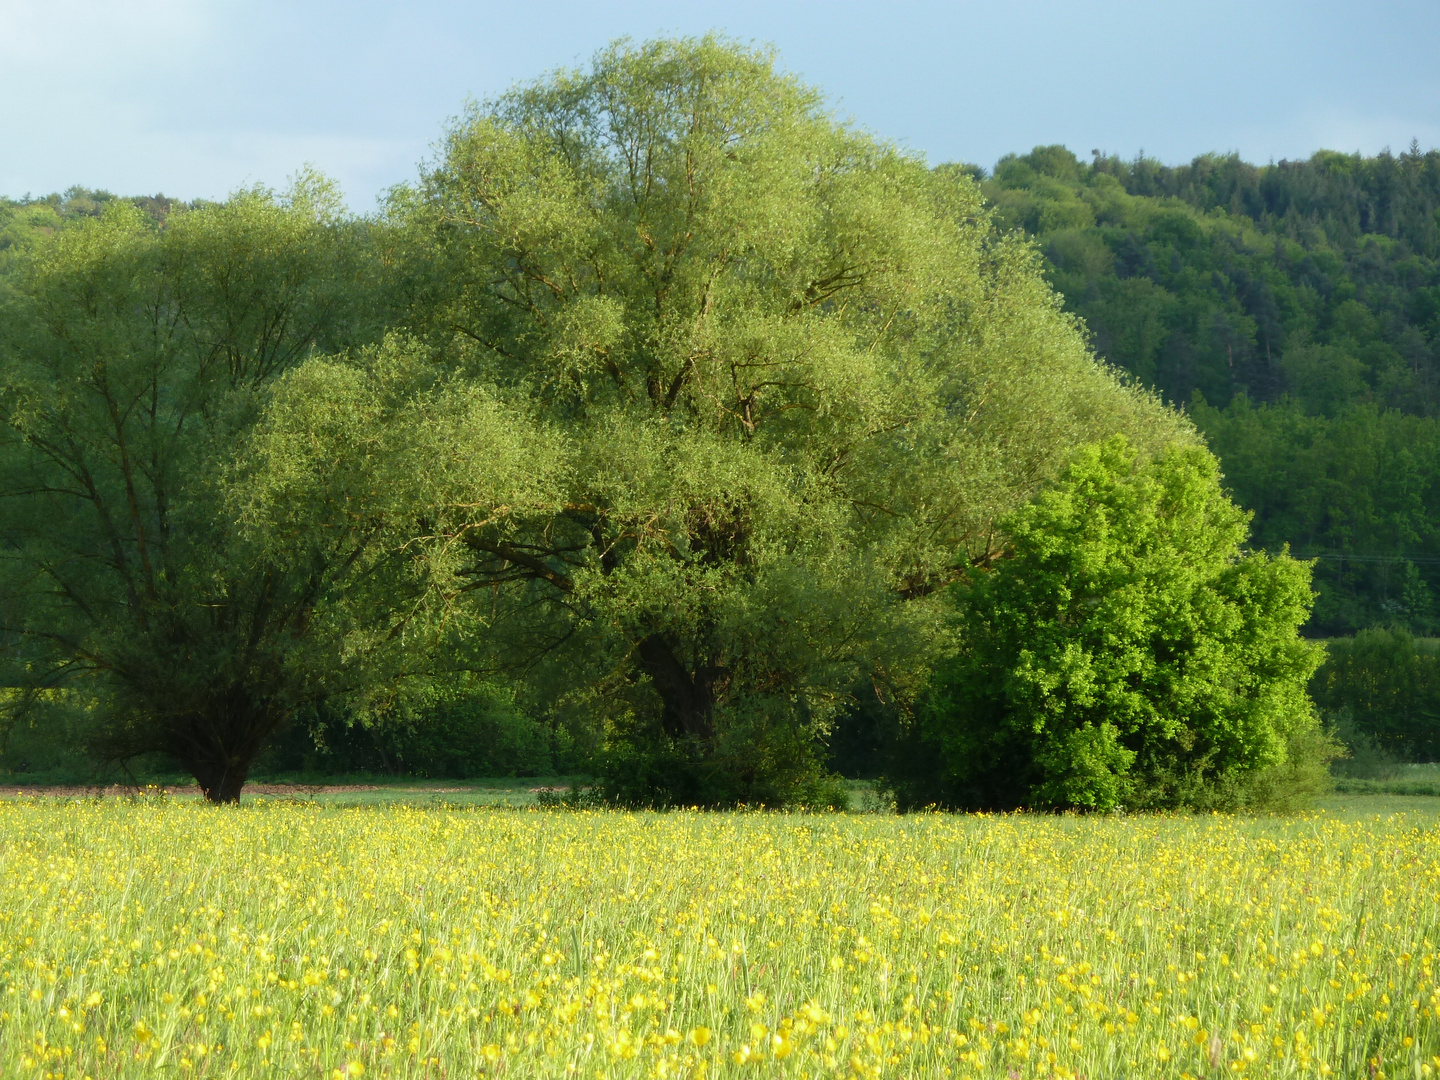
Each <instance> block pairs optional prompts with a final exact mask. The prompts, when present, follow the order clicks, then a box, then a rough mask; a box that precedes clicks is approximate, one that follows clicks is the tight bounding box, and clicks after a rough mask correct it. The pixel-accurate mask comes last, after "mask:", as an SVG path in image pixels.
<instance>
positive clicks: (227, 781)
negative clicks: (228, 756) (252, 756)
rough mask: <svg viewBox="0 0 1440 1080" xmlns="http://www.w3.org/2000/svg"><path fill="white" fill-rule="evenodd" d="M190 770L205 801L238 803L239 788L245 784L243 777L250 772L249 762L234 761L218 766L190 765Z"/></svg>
mask: <svg viewBox="0 0 1440 1080" xmlns="http://www.w3.org/2000/svg"><path fill="white" fill-rule="evenodd" d="M190 771H191V772H192V773H194V774H195V779H196V780H197V781H198V782H199V784H200V791H201V792H202V793H203V794H204V796H205V799H206V801H207V802H212V803H238V802H239V801H240V789H241V788H243V787H244V786H245V777H246V776H247V775H248V774H249V772H250V762H248V761H247V762H243V763H241V762H235V763H232V764H230V765H228V766H220V767H204V766H198V765H192V766H191V768H190Z"/></svg>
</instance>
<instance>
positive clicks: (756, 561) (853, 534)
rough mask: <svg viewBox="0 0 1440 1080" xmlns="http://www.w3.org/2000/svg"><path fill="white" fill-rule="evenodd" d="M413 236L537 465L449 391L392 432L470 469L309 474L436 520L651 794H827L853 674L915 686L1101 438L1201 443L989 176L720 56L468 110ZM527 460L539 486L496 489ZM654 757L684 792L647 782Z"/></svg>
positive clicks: (515, 665) (694, 48)
mask: <svg viewBox="0 0 1440 1080" xmlns="http://www.w3.org/2000/svg"><path fill="white" fill-rule="evenodd" d="M392 214H393V217H394V220H395V221H396V223H397V228H398V229H399V230H400V232H401V233H402V234H403V235H404V236H405V237H406V240H405V245H404V254H403V255H402V256H401V257H400V258H399V259H398V265H399V266H400V269H399V270H398V271H397V274H398V277H399V278H400V279H402V280H403V282H404V286H403V290H402V291H403V293H404V296H405V297H406V300H405V304H406V305H407V306H406V315H405V317H404V324H405V327H406V329H407V332H408V333H409V334H410V335H412V342H411V344H410V345H408V346H406V348H408V349H409V350H411V352H412V354H414V355H419V353H420V351H423V352H424V355H426V356H428V357H429V362H430V363H431V364H432V365H434V368H435V370H436V371H444V372H449V373H451V375H448V376H447V378H448V379H451V380H452V382H450V383H447V384H446V385H452V386H454V387H455V388H456V389H455V390H454V391H453V392H455V393H460V392H463V393H465V394H471V395H481V396H484V397H485V398H486V400H488V401H491V402H493V403H494V407H493V408H494V411H493V413H492V414H491V415H489V417H488V418H487V419H486V420H484V421H483V423H484V424H485V425H489V430H492V431H496V432H499V431H502V430H503V431H507V432H510V433H512V434H511V435H509V436H506V438H507V439H509V440H510V441H509V442H508V443H507V445H506V446H503V447H501V446H495V447H491V446H488V445H487V446H480V445H478V444H476V443H474V442H472V441H468V440H470V438H471V436H470V434H469V432H470V431H471V430H479V428H478V427H477V428H472V429H467V430H466V431H465V432H460V431H458V430H455V431H449V430H441V429H440V428H438V427H436V421H435V420H434V419H433V417H434V414H433V411H432V405H431V404H427V402H433V400H434V399H433V397H431V396H427V395H432V394H433V393H434V391H430V390H426V391H423V392H417V393H416V395H415V396H413V397H412V398H411V399H410V404H409V405H405V406H403V407H400V406H397V407H396V409H395V410H393V411H391V412H390V413H387V414H386V415H387V416H389V417H390V418H391V421H392V426H393V427H394V429H395V431H394V434H392V435H384V436H381V435H377V436H375V437H376V438H380V439H382V440H383V439H392V438H393V439H394V440H396V442H397V443H404V444H406V445H409V444H412V443H414V442H415V441H416V440H419V441H420V442H423V443H424V444H425V445H427V446H429V447H430V448H431V452H433V454H434V455H436V456H435V457H434V458H433V459H431V460H433V461H436V462H440V461H443V462H445V463H446V464H445V467H444V470H443V473H440V474H437V473H436V472H435V470H434V468H433V467H430V468H427V467H425V466H423V465H422V464H421V463H420V459H418V458H417V459H416V466H415V468H414V469H413V471H412V470H410V469H406V468H400V469H391V468H389V467H388V466H384V465H382V464H381V461H382V458H381V457H380V456H377V455H373V454H369V453H368V451H367V453H366V455H357V454H356V453H355V443H354V442H353V440H352V439H351V438H350V437H349V436H348V435H346V436H344V437H338V436H337V437H336V438H335V439H334V440H333V441H332V442H325V443H323V444H322V443H319V442H317V443H316V446H317V447H318V449H317V450H316V454H317V457H318V458H319V459H321V460H324V461H326V462H340V464H339V465H338V466H337V467H336V475H346V476H353V480H352V481H347V482H353V484H355V485H358V486H359V487H361V488H364V489H366V490H370V489H375V490H381V491H383V492H385V493H386V495H385V497H386V498H388V499H391V500H396V501H397V505H398V504H401V503H403V504H405V505H409V506H412V507H414V508H415V510H416V513H417V514H418V515H419V517H420V518H422V519H423V520H424V523H425V527H424V529H423V530H422V531H421V532H420V533H419V534H418V535H417V536H416V537H415V538H414V543H413V544H412V545H411V547H410V550H411V551H412V552H413V553H414V554H415V556H416V557H417V558H420V559H423V560H427V561H429V564H430V565H429V569H428V570H427V574H429V580H430V581H431V583H432V586H433V588H434V589H435V590H436V593H435V595H436V596H437V597H441V596H443V597H444V599H443V601H442V600H438V599H437V601H436V602H437V604H438V605H439V606H440V608H443V609H444V610H446V611H453V612H461V611H469V612H470V613H472V616H473V617H475V618H477V619H482V620H483V622H484V624H485V630H484V633H483V634H480V633H477V635H476V636H475V638H474V640H475V641H477V642H481V643H483V647H484V648H485V649H486V650H488V655H489V656H490V657H492V661H491V662H493V663H494V664H496V665H499V666H503V667H505V668H506V669H507V670H510V671H512V672H523V673H524V677H525V679H526V682H527V684H528V685H529V686H530V687H531V688H532V694H533V697H532V700H533V701H534V702H535V703H536V705H537V707H541V708H545V709H547V710H549V711H550V712H551V713H552V715H557V716H563V715H567V714H573V713H575V712H583V713H586V714H588V715H590V716H593V717H597V718H598V719H599V721H600V723H601V724H602V727H603V730H604V731H605V732H606V733H607V734H606V736H605V737H606V739H607V740H608V745H609V747H610V750H609V753H608V757H607V758H606V760H607V762H608V765H607V768H608V769H609V772H610V776H611V782H612V783H613V785H614V791H615V792H617V793H622V792H623V793H625V794H624V797H625V798H627V799H629V800H631V801H656V802H669V801H705V802H725V801H732V802H733V801H737V800H750V801H754V800H764V801H772V802H773V801H784V800H785V799H786V798H788V797H789V794H788V793H790V792H793V791H795V790H798V789H799V787H803V786H804V785H806V784H810V783H812V781H814V780H815V778H816V777H817V775H818V772H817V769H818V766H817V754H816V747H817V744H818V742H819V740H820V739H821V738H822V737H823V735H824V732H825V731H826V729H827V727H828V724H829V721H830V717H831V716H832V715H833V712H834V709H835V708H836V706H837V705H838V704H839V703H841V702H842V701H843V700H844V699H845V697H846V695H847V693H848V691H849V689H850V687H852V686H853V685H854V684H855V682H856V680H857V678H860V677H862V675H863V676H865V677H872V678H874V679H875V680H877V681H878V682H880V683H881V684H882V685H885V686H886V687H888V688H889V691H887V692H896V691H899V692H904V691H905V690H906V689H907V688H913V687H914V686H916V685H918V683H919V682H920V681H921V680H922V679H923V676H924V671H925V668H926V664H927V662H928V660H929V659H930V658H931V657H932V656H933V655H934V654H935V651H936V649H937V648H938V647H940V645H941V643H942V641H943V638H944V631H943V628H942V626H941V622H940V619H939V615H938V612H939V607H938V605H937V602H936V595H937V593H938V591H939V590H940V589H941V588H942V587H943V586H944V585H945V584H947V583H948V582H949V581H951V580H953V579H954V578H955V576H956V575H957V573H959V572H960V570H961V569H962V568H963V567H964V566H966V565H970V564H983V563H985V562H987V561H989V560H991V559H993V558H994V557H996V555H997V554H998V553H999V552H1000V551H1001V549H1002V547H1003V538H1002V536H1001V535H1000V533H999V532H998V531H997V528H996V523H997V521H998V520H999V518H1000V516H1001V515H1003V514H1004V513H1006V512H1008V511H1009V510H1011V509H1012V508H1013V507H1015V506H1016V505H1018V504H1019V503H1020V502H1021V501H1023V499H1024V498H1025V497H1026V496H1027V495H1028V494H1029V493H1030V492H1031V491H1032V490H1034V488H1035V487H1036V486H1037V485H1039V484H1040V483H1042V482H1044V481H1045V480H1046V479H1048V478H1049V477H1051V476H1053V475H1054V474H1055V472H1056V471H1057V470H1058V469H1059V468H1060V467H1061V466H1062V464H1063V463H1064V461H1065V460H1066V458H1067V457H1068V456H1069V454H1070V453H1071V452H1072V451H1073V450H1074V449H1075V448H1076V447H1078V446H1080V445H1083V444H1085V443H1087V442H1090V441H1092V440H1094V439H1096V438H1098V437H1102V436H1105V435H1109V434H1112V433H1114V432H1115V431H1125V432H1126V433H1128V434H1129V436H1130V437H1131V438H1132V439H1133V440H1135V441H1136V442H1137V443H1138V444H1141V445H1145V446H1148V447H1158V446H1159V445H1162V444H1165V443H1167V442H1170V441H1174V440H1182V441H1183V440H1187V439H1192V438H1193V435H1191V433H1190V432H1189V430H1188V429H1187V428H1186V427H1185V425H1184V424H1183V423H1182V422H1180V421H1179V419H1178V418H1177V417H1176V416H1174V415H1173V414H1171V413H1167V412H1166V411H1164V410H1163V409H1161V408H1160V407H1159V406H1158V404H1157V403H1156V402H1154V401H1153V400H1152V399H1150V398H1149V397H1148V396H1146V395H1145V394H1143V393H1141V392H1138V391H1136V390H1134V389H1131V388H1127V387H1125V386H1123V385H1122V384H1121V383H1120V382H1119V381H1118V380H1117V379H1115V378H1114V377H1113V376H1112V375H1111V374H1109V373H1108V372H1107V371H1106V370H1105V369H1104V368H1103V367H1101V366H1100V365H1098V364H1096V363H1095V361H1094V359H1093V358H1092V356H1091V355H1090V354H1089V352H1088V351H1087V350H1086V348H1085V345H1084V342H1083V339H1082V337H1081V334H1080V332H1079V329H1078V327H1077V326H1076V325H1075V323H1074V321H1073V320H1072V319H1070V318H1069V317H1067V316H1066V315H1065V314H1064V313H1063V312H1062V311H1061V310H1060V308H1059V306H1058V303H1057V301H1056V298H1055V296H1054V294H1053V293H1052V292H1051V291H1050V289H1049V288H1048V286H1047V285H1046V284H1045V282H1044V280H1043V278H1042V276H1041V274H1040V267H1039V264H1038V262H1037V260H1036V257H1035V254H1034V252H1033V250H1032V249H1031V247H1030V246H1029V245H1028V244H1026V243H1024V242H1023V241H1022V240H1020V239H1019V238H1016V237H1006V236H1004V235H1002V234H1000V233H998V232H997V231H996V230H995V229H994V227H993V225H992V223H991V220H990V218H989V215H988V213H987V211H986V210H985V208H984V206H983V203H982V199H981V195H980V192H979V190H978V188H977V187H976V186H975V185H974V184H973V183H971V182H969V181H967V180H963V179H960V180H957V179H955V178H951V177H947V176H943V175H938V174H935V173H932V172H931V171H930V170H929V169H927V168H926V167H925V166H924V164H923V163H922V162H920V161H918V160H916V159H914V158H912V157H910V156H907V155H905V154H903V153H901V152H899V151H897V150H896V149H894V148H893V147H890V146H887V145H885V144H883V143H880V142H878V141H876V140H875V139H873V138H871V137H870V136H868V135H866V134H864V133H861V132H858V131H855V130H853V129H850V128H847V127H845V126H842V125H839V124H837V123H835V121H834V120H833V119H831V118H830V117H829V116H828V115H827V114H826V113H825V112H824V110H823V108H822V104H821V101H820V99H819V97H818V95H817V94H816V93H815V92H814V91H813V90H811V89H809V88H808V87H805V86H803V85H802V84H800V83H799V82H797V81H796V80H794V79H792V78H789V77H785V76H781V75H779V74H777V73H776V72H775V70H774V67H773V58H772V57H771V56H770V55H769V54H767V53H763V52H756V51H752V50H747V49H744V48H741V47H738V46H736V45H734V44H732V43H729V42H725V41H722V40H719V39H715V38H705V39H700V40H686V41H662V42H655V43H649V44H646V45H642V46H635V45H631V44H629V43H620V44H618V45H616V46H614V47H612V48H610V49H608V50H606V51H604V52H602V53H601V54H600V55H599V56H598V57H597V58H596V60H595V62H594V64H593V66H592V67H591V68H590V69H588V70H585V71H573V72H562V73H560V74H558V75H556V76H554V77H551V78H549V79H546V80H542V81H540V82H538V83H535V84H532V85H529V86H524V87H521V88H519V89H517V90H515V91H513V92H511V93H510V94H508V95H506V96H504V97H502V98H500V99H499V100H497V101H495V102H493V103H491V104H489V105H487V106H483V107H476V108H473V109H472V110H471V111H470V112H468V113H467V114H466V115H465V116H464V117H463V118H462V119H461V120H460V121H459V122H457V123H456V125H455V126H454V127H453V129H452V130H451V131H450V132H449V134H448V136H447V138H446V140H445V143H444V147H443V152H442V155H441V157H440V159H439V160H438V161H437V162H436V164H435V166H434V167H433V168H432V169H430V170H429V171H428V172H427V173H426V175H425V177H424V181H423V183H422V184H421V185H420V186H419V187H417V188H415V189H413V190H411V191H408V192H403V193H401V194H400V195H398V196H397V198H396V201H395V203H394V205H393V207H392ZM349 363H350V362H349V361H345V360H342V359H336V360H324V361H320V360H317V361H313V362H312V364H311V365H310V366H311V367H312V368H314V369H315V370H320V369H323V370H325V371H327V372H332V373H335V374H334V376H333V377H334V378H340V375H339V374H338V373H339V372H341V371H345V370H349V368H348V367H347V365H348V364H349ZM310 378H311V376H310V375H309V374H307V373H306V369H302V370H301V371H299V372H297V373H296V374H295V376H293V377H292V378H291V379H289V380H287V383H286V390H285V391H284V393H283V394H282V399H281V400H282V403H283V404H282V405H281V406H278V407H279V408H280V409H281V412H282V413H283V412H284V411H285V410H291V409H299V410H302V412H303V409H304V408H308V406H306V405H305V404H304V402H305V401H306V399H307V395H309V393H310V391H308V390H303V389H302V387H303V386H305V385H308V384H307V383H306V380H308V379H310ZM326 378H327V379H328V378H331V376H330V375H327V376H326ZM356 385H358V384H356ZM460 388H463V391H462V390H461V389H460ZM446 392H447V393H449V392H451V391H446ZM351 410H353V411H354V412H355V414H356V415H361V414H363V415H365V416H367V417H369V416H377V415H378V414H377V413H375V412H374V410H373V409H372V408H371V406H369V405H368V404H367V403H366V399H364V397H363V395H362V397H361V398H357V399H355V400H354V401H353V402H351V401H348V399H347V403H345V404H342V405H337V406H336V407H335V408H334V409H332V410H331V411H332V413H333V414H335V415H340V414H343V413H346V412H347V411H351ZM297 415H300V414H297ZM276 423H284V424H286V425H289V429H290V430H294V431H303V432H307V433H308V432H312V431H315V430H317V429H318V430H322V432H323V430H324V429H325V428H324V425H318V427H317V425H314V424H311V423H310V422H309V421H306V420H300V421H290V420H277V421H276ZM480 423H481V422H480V421H478V420H477V421H476V424H477V425H478V424H480ZM306 437H307V438H308V437H310V436H309V435H308V434H307V436H306ZM321 437H323V436H321ZM517 457H518V458H519V459H524V460H527V461H531V462H534V463H535V464H536V471H535V483H534V485H533V486H532V487H530V488H528V489H527V490H526V492H524V493H513V494H514V497H513V498H511V497H510V496H509V495H506V496H505V497H503V498H502V497H501V493H500V492H499V490H498V489H497V490H490V489H487V488H486V486H485V478H486V477H487V476H491V475H494V474H496V472H497V470H498V471H500V472H503V471H504V470H506V469H509V468H512V467H513V464H512V463H513V462H514V461H515V460H517ZM327 467H329V466H327ZM352 468H353V469H354V470H355V471H354V473H353V474H352V473H350V472H349V470H351V469H352ZM373 469H381V470H383V475H384V479H383V481H381V480H371V479H368V477H370V476H371V475H372V472H369V471H367V470H373ZM373 475H376V476H378V475H380V474H379V473H374V474H373ZM502 486H503V485H502ZM475 489H483V490H475ZM316 520H317V524H316V526H315V527H316V528H322V527H324V522H323V521H321V519H319V518H317V519H316ZM447 581H448V584H446V583H447ZM661 760H663V761H665V762H669V763H670V764H669V765H667V766H665V768H663V769H660V770H659V772H661V773H664V774H665V775H668V776H679V775H681V774H684V775H687V776H689V777H690V779H689V780H686V781H684V782H683V783H680V784H679V786H678V787H677V786H675V785H671V786H668V787H667V786H666V784H663V783H659V782H656V781H652V780H646V779H644V778H645V777H646V776H655V775H657V770H656V769H655V768H653V767H652V766H653V763H654V762H655V761H661ZM682 766H683V767H682Z"/></svg>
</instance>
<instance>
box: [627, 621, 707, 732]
mask: <svg viewBox="0 0 1440 1080" xmlns="http://www.w3.org/2000/svg"><path fill="white" fill-rule="evenodd" d="M637 651H638V653H639V657H640V667H641V668H642V669H643V670H644V672H645V674H647V675H649V676H650V682H651V684H652V685H653V686H654V687H655V692H656V693H657V694H659V695H660V701H661V714H660V717H661V723H662V724H663V726H664V728H665V733H666V734H667V735H669V736H670V737H671V738H673V739H680V738H686V737H689V738H692V739H695V740H697V741H699V742H700V743H702V744H703V745H707V746H708V745H709V743H710V741H711V740H712V739H713V738H714V735H715V718H714V713H715V689H716V684H717V683H718V682H719V681H720V680H721V679H722V678H723V676H724V669H722V668H718V667H705V666H701V667H698V668H697V669H696V670H695V671H693V672H692V671H691V670H690V669H689V668H687V667H686V666H685V665H684V664H682V663H681V662H680V660H679V658H677V657H676V655H675V648H674V646H673V645H672V644H671V643H670V642H668V641H666V640H665V638H664V637H662V636H660V635H659V634H652V635H650V636H649V637H647V638H645V639H644V640H642V641H641V642H640V645H639V648H638V650H637Z"/></svg>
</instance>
